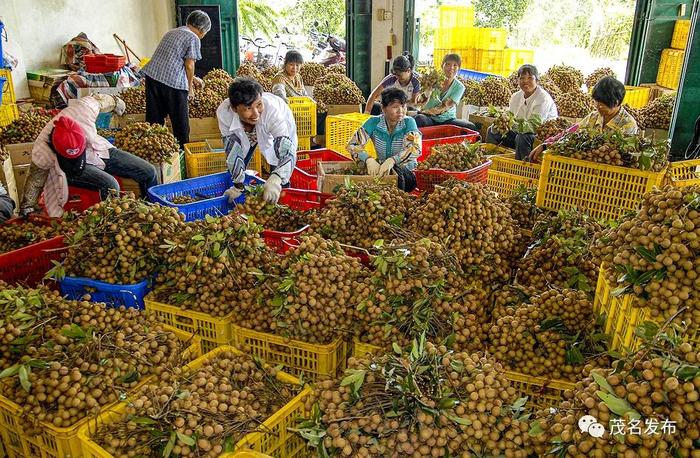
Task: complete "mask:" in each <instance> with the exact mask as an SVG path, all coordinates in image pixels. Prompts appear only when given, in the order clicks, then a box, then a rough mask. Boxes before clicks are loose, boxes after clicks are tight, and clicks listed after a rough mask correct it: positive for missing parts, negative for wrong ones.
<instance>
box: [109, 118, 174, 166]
mask: <svg viewBox="0 0 700 458" xmlns="http://www.w3.org/2000/svg"><path fill="white" fill-rule="evenodd" d="M114 146H116V147H117V148H119V149H121V150H123V151H126V152H129V153H131V154H133V155H135V156H138V157H140V158H141V159H145V160H147V161H148V162H150V163H151V164H160V163H162V162H165V161H168V160H170V158H171V157H172V156H173V154H175V153H179V152H180V145H179V144H178V143H177V139H176V138H175V136H174V135H173V134H172V133H171V132H170V131H169V130H168V128H167V127H165V126H161V125H160V124H150V123H147V122H135V123H133V124H129V125H128V126H126V127H124V128H122V129H120V130H119V131H117V133H116V134H115V135H114Z"/></svg>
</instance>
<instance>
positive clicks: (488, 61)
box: [475, 49, 505, 73]
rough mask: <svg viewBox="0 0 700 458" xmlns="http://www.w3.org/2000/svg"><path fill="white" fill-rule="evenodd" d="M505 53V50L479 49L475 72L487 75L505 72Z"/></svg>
mask: <svg viewBox="0 0 700 458" xmlns="http://www.w3.org/2000/svg"><path fill="white" fill-rule="evenodd" d="M504 53H505V51H503V50H501V51H497V50H488V49H477V50H476V66H475V67H476V68H475V70H479V71H480V72H486V73H500V72H503V68H504V67H503V57H504Z"/></svg>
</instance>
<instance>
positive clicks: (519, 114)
mask: <svg viewBox="0 0 700 458" xmlns="http://www.w3.org/2000/svg"><path fill="white" fill-rule="evenodd" d="M537 79H538V74H537V68H536V67H535V66H534V65H529V64H526V65H523V66H522V67H520V68H519V69H518V85H519V86H520V90H519V91H518V92H516V93H515V94H513V95H512V96H511V97H510V105H509V106H508V111H510V112H511V113H513V116H514V117H515V118H516V119H524V120H530V119H532V118H533V117H534V116H535V115H537V116H539V117H540V120H541V121H542V122H545V121H547V120H549V119H554V118H556V117H557V116H558V114H557V106H556V105H555V104H554V100H552V97H551V96H550V95H549V94H548V93H547V92H546V91H545V90H544V89H542V88H541V87H540V86H538V85H537ZM492 127H493V126H491V127H489V132H488V135H487V138H486V141H487V142H489V143H495V144H497V145H504V146H507V147H508V148H515V157H516V158H517V159H518V160H521V161H523V160H525V159H527V157H528V155H529V154H530V151H532V145H533V143H534V142H535V134H534V133H518V132H515V131H512V130H511V131H509V132H508V133H507V134H505V135H500V134H498V133H496V132H494V131H493V129H492Z"/></svg>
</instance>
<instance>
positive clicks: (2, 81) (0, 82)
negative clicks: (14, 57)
mask: <svg viewBox="0 0 700 458" xmlns="http://www.w3.org/2000/svg"><path fill="white" fill-rule="evenodd" d="M0 53H2V49H0ZM5 83H7V78H2V77H0V105H2V89H3V88H4V87H5Z"/></svg>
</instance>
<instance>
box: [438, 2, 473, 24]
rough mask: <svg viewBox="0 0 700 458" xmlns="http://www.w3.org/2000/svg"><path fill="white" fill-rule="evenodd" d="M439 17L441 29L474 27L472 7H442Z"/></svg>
mask: <svg viewBox="0 0 700 458" xmlns="http://www.w3.org/2000/svg"><path fill="white" fill-rule="evenodd" d="M438 15H439V22H438V24H439V28H440V29H451V28H454V27H473V26H474V7H473V6H471V5H470V6H458V5H441V6H440V9H439V10H438Z"/></svg>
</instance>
